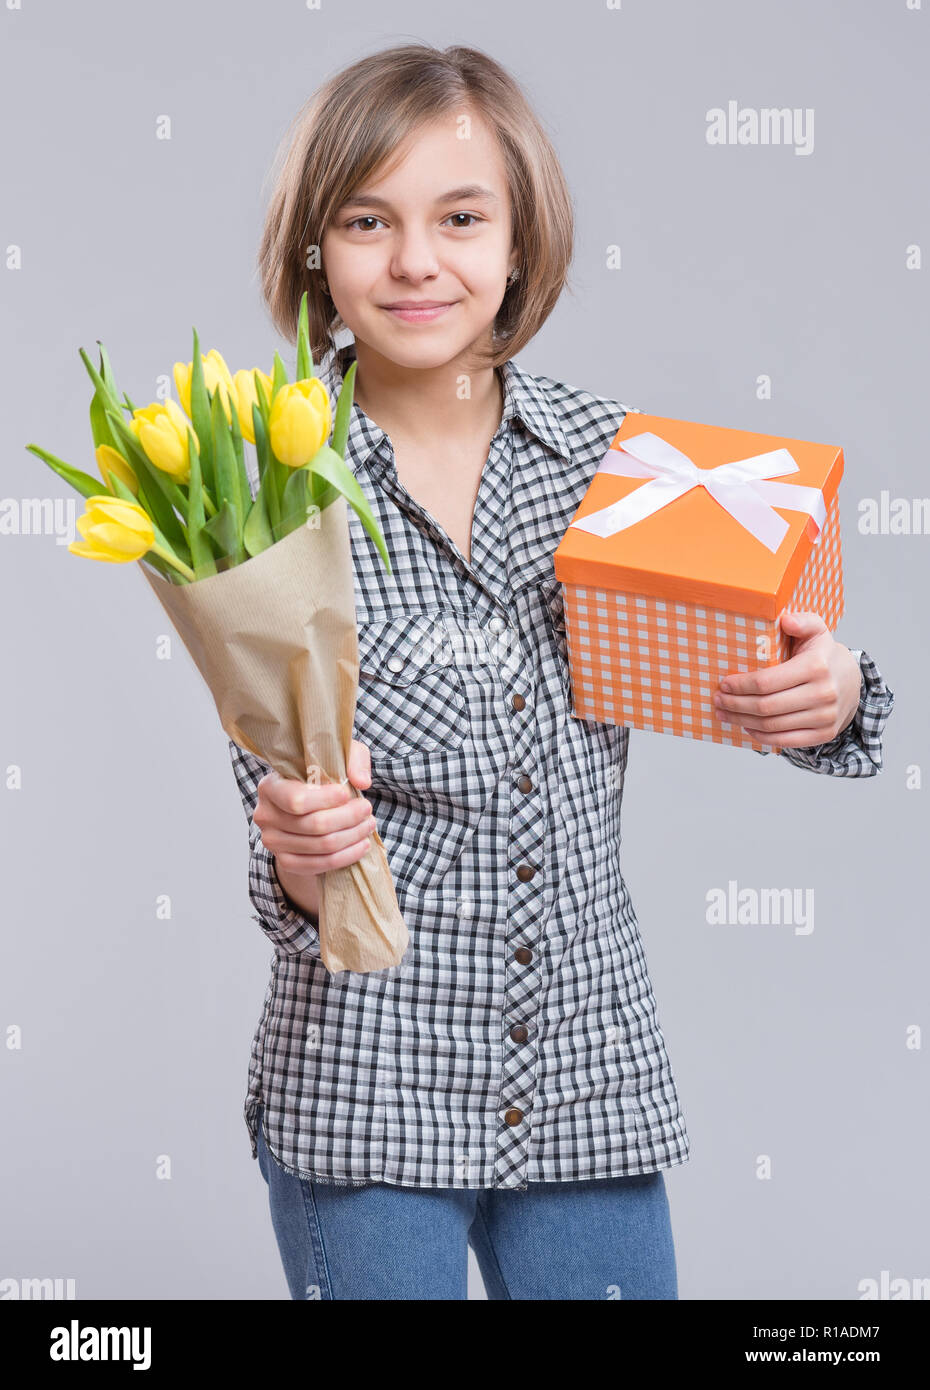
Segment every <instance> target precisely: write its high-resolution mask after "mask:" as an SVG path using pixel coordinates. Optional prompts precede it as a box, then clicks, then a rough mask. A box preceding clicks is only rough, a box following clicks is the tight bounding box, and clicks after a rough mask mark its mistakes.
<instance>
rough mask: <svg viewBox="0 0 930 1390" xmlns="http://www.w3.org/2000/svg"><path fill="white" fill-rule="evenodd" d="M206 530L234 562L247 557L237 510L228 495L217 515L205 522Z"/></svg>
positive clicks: (240, 561)
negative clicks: (240, 535)
mask: <svg viewBox="0 0 930 1390" xmlns="http://www.w3.org/2000/svg"><path fill="white" fill-rule="evenodd" d="M203 529H204V531H206V533H207V535H208V536H211V537H212V538H213V540H215V541H216V543H217V546H218V547H219V550H220V553H221V554H222V555H223V556H226V557H228V558H229V560H230V561H231V562H232V563H233V564H234V565H237V564H241V563H242V561H243V560H245V559H246V555H245V553H244V551H243V549H242V543H241V540H240V537H239V520H238V517H237V516H236V510H235V507H234V506H233V504H232V503H231V502H230V500H229V498H228V497H224V498H223V501H222V504H221V506H220V507H219V509H218V511H217V513H216V516H211V518H210V520H209V521H206V522H204V525H203Z"/></svg>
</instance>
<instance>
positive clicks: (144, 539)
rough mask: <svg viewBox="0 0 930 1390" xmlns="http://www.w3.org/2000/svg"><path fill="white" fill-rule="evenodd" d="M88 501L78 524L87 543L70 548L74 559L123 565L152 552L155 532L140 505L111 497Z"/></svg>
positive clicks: (74, 542)
mask: <svg viewBox="0 0 930 1390" xmlns="http://www.w3.org/2000/svg"><path fill="white" fill-rule="evenodd" d="M85 501H86V506H87V511H86V512H85V513H84V514H83V516H79V517H78V519H77V521H76V523H75V524H76V526H77V529H78V530H79V531H80V533H81V535H82V536H83V537H84V540H83V542H80V541H73V542H72V543H71V545H69V546H68V549H69V550H70V551H71V554H72V555H85V556H87V558H88V559H89V560H107V561H109V562H111V563H113V564H121V565H124V564H127V563H128V562H129V561H130V560H138V559H140V558H141V557H142V556H143V555H144V554H145V552H146V551H147V550H151V549H152V546H153V545H154V543H155V532H154V530H153V529H152V522H151V520H150V518H149V515H148V513H147V512H145V511H144V510H143V509H142V507H140V506H139V504H138V502H128V501H125V500H124V499H123V498H122V497H111V496H110V494H109V493H103V494H102V495H101V496H99V497H88V498H86V499H85Z"/></svg>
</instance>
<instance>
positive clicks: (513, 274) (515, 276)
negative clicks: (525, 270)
mask: <svg viewBox="0 0 930 1390" xmlns="http://www.w3.org/2000/svg"><path fill="white" fill-rule="evenodd" d="M519 278H520V272H519V270H518V269H517V267H516V266H514V268H513V270H512V271H511V272H510V274H509V275H508V276H507V284H508V285H512V284H513V282H514V280H519Z"/></svg>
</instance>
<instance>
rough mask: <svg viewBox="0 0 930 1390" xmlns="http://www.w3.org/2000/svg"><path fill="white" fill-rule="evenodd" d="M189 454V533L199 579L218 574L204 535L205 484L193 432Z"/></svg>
mask: <svg viewBox="0 0 930 1390" xmlns="http://www.w3.org/2000/svg"><path fill="white" fill-rule="evenodd" d="M187 454H188V458H189V459H190V465H191V481H190V489H189V497H188V513H187V531H188V538H189V540H190V547H191V568H192V569H193V571H194V574H195V575H196V577H197V578H198V579H203V578H204V577H205V576H206V575H208V574H216V561H215V560H214V558H213V549H212V546H211V545H210V541H209V539H208V538H207V536H205V535H204V533H203V527H204V522H205V515H204V505H203V482H202V479H201V476H200V455H199V453H198V451H197V443H196V440H195V438H194V432H193V430H188V432H187Z"/></svg>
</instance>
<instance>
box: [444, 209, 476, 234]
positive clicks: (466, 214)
mask: <svg viewBox="0 0 930 1390" xmlns="http://www.w3.org/2000/svg"><path fill="white" fill-rule="evenodd" d="M453 217H470V218H471V220H472V223H475V222H480V221H481V218H480V217H477V216H476V215H475V213H473V212H453V213H452V216H451V217H447V218H446V221H447V222H451V221H452V218H453ZM459 226H460V227H462V231H467V230H468V229H467V228H466V227H463V226H462V224H461V223H459Z"/></svg>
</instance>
